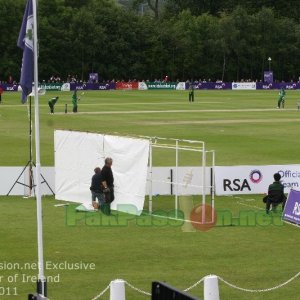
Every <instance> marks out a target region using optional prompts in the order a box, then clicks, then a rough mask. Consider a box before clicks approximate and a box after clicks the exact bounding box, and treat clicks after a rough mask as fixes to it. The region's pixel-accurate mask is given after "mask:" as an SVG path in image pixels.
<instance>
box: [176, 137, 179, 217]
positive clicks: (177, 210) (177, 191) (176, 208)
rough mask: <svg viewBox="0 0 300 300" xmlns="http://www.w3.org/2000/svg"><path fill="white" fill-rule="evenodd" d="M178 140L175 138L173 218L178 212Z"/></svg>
mask: <svg viewBox="0 0 300 300" xmlns="http://www.w3.org/2000/svg"><path fill="white" fill-rule="evenodd" d="M178 159H179V153H178V140H176V165H175V176H176V188H175V218H177V212H178Z"/></svg>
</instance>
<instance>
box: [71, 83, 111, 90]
mask: <svg viewBox="0 0 300 300" xmlns="http://www.w3.org/2000/svg"><path fill="white" fill-rule="evenodd" d="M115 89H116V83H115V82H110V83H70V90H71V91H74V90H83V91H86V90H92V91H99V90H101V91H105V90H115Z"/></svg>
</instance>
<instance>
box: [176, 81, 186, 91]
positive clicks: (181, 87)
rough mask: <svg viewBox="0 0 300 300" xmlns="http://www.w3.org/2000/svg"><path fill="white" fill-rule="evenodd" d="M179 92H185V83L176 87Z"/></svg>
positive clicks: (180, 83) (179, 83)
mask: <svg viewBox="0 0 300 300" xmlns="http://www.w3.org/2000/svg"><path fill="white" fill-rule="evenodd" d="M176 90H177V91H184V90H185V82H178V83H177V86H176Z"/></svg>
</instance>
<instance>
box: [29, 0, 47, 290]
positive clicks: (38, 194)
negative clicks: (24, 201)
mask: <svg viewBox="0 0 300 300" xmlns="http://www.w3.org/2000/svg"><path fill="white" fill-rule="evenodd" d="M32 5H33V32H34V36H33V56H34V109H35V111H34V121H35V122H34V125H35V155H36V158H35V159H36V168H35V175H36V208H37V242H38V268H39V274H38V282H37V292H38V294H40V295H43V296H47V295H46V293H47V291H46V280H45V275H44V247H43V218H42V199H41V162H40V124H39V93H38V83H39V80H38V35H37V0H32Z"/></svg>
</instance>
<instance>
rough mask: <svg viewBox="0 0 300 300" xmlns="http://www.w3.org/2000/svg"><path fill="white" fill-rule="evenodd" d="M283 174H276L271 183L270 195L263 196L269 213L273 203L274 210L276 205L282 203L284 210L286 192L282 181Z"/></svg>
mask: <svg viewBox="0 0 300 300" xmlns="http://www.w3.org/2000/svg"><path fill="white" fill-rule="evenodd" d="M280 179H281V175H280V174H279V173H275V174H274V180H275V182H273V183H272V184H270V185H269V189H268V195H267V196H265V197H264V198H263V202H264V203H266V213H267V214H268V213H269V211H270V208H271V204H272V210H274V211H275V209H276V207H277V206H278V205H279V204H280V203H282V210H283V209H284V206H285V202H286V196H285V194H284V186H283V184H282V183H281V182H280Z"/></svg>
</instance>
